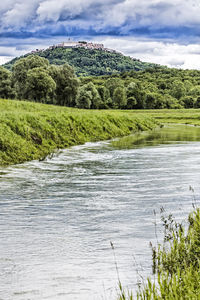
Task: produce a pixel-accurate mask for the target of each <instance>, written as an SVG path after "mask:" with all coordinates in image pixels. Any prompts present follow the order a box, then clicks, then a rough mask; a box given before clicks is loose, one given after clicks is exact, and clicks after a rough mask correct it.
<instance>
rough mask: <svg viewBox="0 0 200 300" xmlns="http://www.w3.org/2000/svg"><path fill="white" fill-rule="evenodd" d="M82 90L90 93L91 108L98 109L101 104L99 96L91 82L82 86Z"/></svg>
mask: <svg viewBox="0 0 200 300" xmlns="http://www.w3.org/2000/svg"><path fill="white" fill-rule="evenodd" d="M84 88H85V90H86V91H88V92H90V93H91V95H92V99H91V108H93V109H98V108H100V106H101V104H102V102H101V98H100V96H99V93H98V91H97V89H96V87H95V85H94V84H93V83H92V82H89V83H87V84H85V85H84Z"/></svg>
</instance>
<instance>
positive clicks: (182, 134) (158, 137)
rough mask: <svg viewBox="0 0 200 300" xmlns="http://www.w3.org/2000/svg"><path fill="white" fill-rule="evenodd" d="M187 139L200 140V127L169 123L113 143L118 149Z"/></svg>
mask: <svg viewBox="0 0 200 300" xmlns="http://www.w3.org/2000/svg"><path fill="white" fill-rule="evenodd" d="M186 141H187V142H193V141H200V127H195V126H188V125H176V126H172V125H171V126H170V125H168V126H165V127H163V128H156V129H154V130H152V131H150V132H139V133H138V134H134V135H130V136H126V137H123V138H121V139H117V140H114V141H112V143H111V145H112V146H113V147H114V148H118V149H132V148H138V147H147V146H157V145H162V144H173V143H177V142H186Z"/></svg>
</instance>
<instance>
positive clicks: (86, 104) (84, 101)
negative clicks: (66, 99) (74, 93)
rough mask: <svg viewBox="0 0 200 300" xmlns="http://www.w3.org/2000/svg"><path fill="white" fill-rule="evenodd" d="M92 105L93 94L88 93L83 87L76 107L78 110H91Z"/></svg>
mask: <svg viewBox="0 0 200 300" xmlns="http://www.w3.org/2000/svg"><path fill="white" fill-rule="evenodd" d="M91 103H92V93H91V91H88V90H87V88H86V87H85V86H82V87H81V88H80V90H79V94H78V97H77V98H76V106H77V107H78V108H87V109H89V108H90V106H91Z"/></svg>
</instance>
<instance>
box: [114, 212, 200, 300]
mask: <svg viewBox="0 0 200 300" xmlns="http://www.w3.org/2000/svg"><path fill="white" fill-rule="evenodd" d="M163 225H164V229H165V235H164V243H163V245H159V246H158V248H157V249H156V248H152V250H153V263H152V265H153V270H154V272H155V274H156V280H154V281H153V280H151V279H148V282H147V284H146V285H144V286H142V287H141V289H140V291H139V292H138V294H137V299H141V300H145V299H149V300H151V299H152V300H153V299H199V295H200V272H199V269H200V210H199V209H196V210H195V211H194V212H193V213H192V214H190V215H189V217H188V229H187V230H185V229H184V228H183V226H182V224H179V223H176V222H175V221H174V220H173V219H172V217H171V216H169V217H168V218H167V219H166V218H165V219H163ZM169 246H170V247H169ZM122 299H123V300H125V299H127V300H133V296H132V294H131V292H129V294H128V295H126V292H124V291H123V289H122V288H121V295H120V296H119V300H122Z"/></svg>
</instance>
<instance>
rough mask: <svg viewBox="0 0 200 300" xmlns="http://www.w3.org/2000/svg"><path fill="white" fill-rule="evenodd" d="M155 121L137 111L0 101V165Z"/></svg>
mask: <svg viewBox="0 0 200 300" xmlns="http://www.w3.org/2000/svg"><path fill="white" fill-rule="evenodd" d="M157 124H158V122H156V121H155V120H154V119H152V118H151V117H150V116H148V117H146V116H138V114H136V113H135V114H133V113H128V112H122V111H97V110H90V111H88V110H79V109H75V108H67V107H59V106H53V105H46V104H38V103H31V102H25V101H15V100H0V165H10V164H17V163H22V162H25V161H29V160H33V159H43V158H44V157H46V156H47V155H48V154H50V153H52V152H54V151H55V150H56V149H62V148H67V147H69V146H73V145H78V144H83V143H85V142H88V141H98V140H106V139H111V138H114V137H120V136H125V135H129V134H130V133H133V132H136V131H138V130H148V129H152V128H154V127H155V126H156V125H157Z"/></svg>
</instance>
